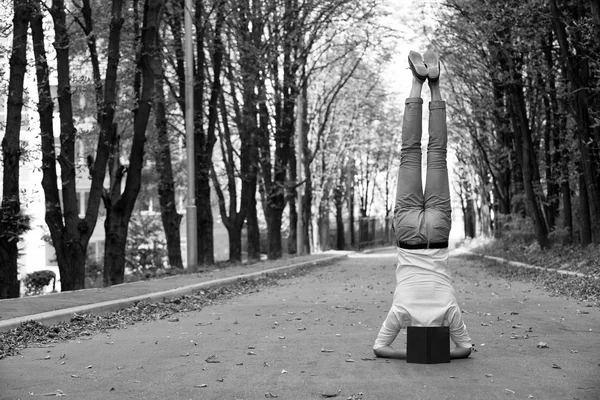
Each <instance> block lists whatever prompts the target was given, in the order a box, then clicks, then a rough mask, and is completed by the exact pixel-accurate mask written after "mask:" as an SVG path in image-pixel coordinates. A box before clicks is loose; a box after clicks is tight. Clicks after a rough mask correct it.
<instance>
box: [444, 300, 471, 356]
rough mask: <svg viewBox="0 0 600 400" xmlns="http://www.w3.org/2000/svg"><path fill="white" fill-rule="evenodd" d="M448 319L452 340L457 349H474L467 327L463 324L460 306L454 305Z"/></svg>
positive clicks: (447, 315) (450, 309)
mask: <svg viewBox="0 0 600 400" xmlns="http://www.w3.org/2000/svg"><path fill="white" fill-rule="evenodd" d="M446 319H447V320H448V322H449V327H450V338H452V341H453V342H454V344H455V345H456V347H465V348H470V347H473V341H472V340H471V338H470V337H469V332H467V327H466V326H465V323H464V322H463V318H462V314H461V312H460V308H459V307H458V305H454V306H452V307H450V308H449V309H448V312H447V314H446Z"/></svg>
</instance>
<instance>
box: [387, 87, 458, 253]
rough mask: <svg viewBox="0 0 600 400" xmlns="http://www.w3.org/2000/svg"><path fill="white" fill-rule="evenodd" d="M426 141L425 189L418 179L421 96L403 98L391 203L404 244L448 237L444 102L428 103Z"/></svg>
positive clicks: (446, 132) (449, 218)
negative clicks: (404, 104) (427, 139)
mask: <svg viewBox="0 0 600 400" xmlns="http://www.w3.org/2000/svg"><path fill="white" fill-rule="evenodd" d="M429 110H430V111H429V144H428V145H427V175H426V183H425V191H424V192H423V183H422V179H421V135H422V125H423V124H422V116H423V99H421V98H420V97H412V98H408V99H406V108H405V110H404V119H403V122H402V151H401V153H400V170H399V172H398V182H397V191H396V204H395V207H394V231H395V233H396V239H397V240H398V241H400V242H405V243H408V244H430V243H443V242H447V241H448V236H449V235H450V226H451V221H452V219H451V212H452V208H451V205H450V186H449V183H448V166H447V165H446V148H447V145H448V129H447V126H446V102H445V101H432V102H430V103H429Z"/></svg>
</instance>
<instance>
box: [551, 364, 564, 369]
mask: <svg viewBox="0 0 600 400" xmlns="http://www.w3.org/2000/svg"><path fill="white" fill-rule="evenodd" d="M552 368H554V369H562V368H561V367H560V366H559V365H558V364H552Z"/></svg>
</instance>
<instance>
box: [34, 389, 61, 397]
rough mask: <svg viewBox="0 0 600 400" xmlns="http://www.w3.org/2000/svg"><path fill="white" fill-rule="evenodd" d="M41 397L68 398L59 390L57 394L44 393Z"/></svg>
mask: <svg viewBox="0 0 600 400" xmlns="http://www.w3.org/2000/svg"><path fill="white" fill-rule="evenodd" d="M40 396H47V397H62V396H66V394H65V393H64V392H63V391H62V390H57V391H56V392H53V393H43V394H40Z"/></svg>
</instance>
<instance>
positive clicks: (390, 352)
mask: <svg viewBox="0 0 600 400" xmlns="http://www.w3.org/2000/svg"><path fill="white" fill-rule="evenodd" d="M373 353H374V354H375V355H376V356H377V357H381V358H398V359H405V358H406V351H405V350H396V349H394V348H393V347H392V346H383V347H380V348H378V349H373Z"/></svg>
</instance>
